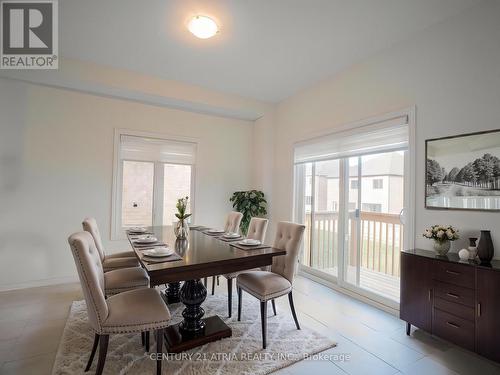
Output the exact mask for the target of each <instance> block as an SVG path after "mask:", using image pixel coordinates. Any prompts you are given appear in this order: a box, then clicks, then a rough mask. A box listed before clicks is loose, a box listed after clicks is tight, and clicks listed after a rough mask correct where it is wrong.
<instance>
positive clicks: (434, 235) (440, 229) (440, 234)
mask: <svg viewBox="0 0 500 375" xmlns="http://www.w3.org/2000/svg"><path fill="white" fill-rule="evenodd" d="M422 235H423V236H424V237H425V238H428V239H431V240H434V246H433V247H434V251H435V252H436V253H437V254H438V255H442V256H444V255H446V254H447V253H448V251H450V246H451V241H455V240H457V239H459V238H460V235H459V234H458V229H455V228H454V227H452V226H451V225H448V226H445V225H433V226H432V227H430V228H427V229H426V230H425V232H424V233H423V234H422Z"/></svg>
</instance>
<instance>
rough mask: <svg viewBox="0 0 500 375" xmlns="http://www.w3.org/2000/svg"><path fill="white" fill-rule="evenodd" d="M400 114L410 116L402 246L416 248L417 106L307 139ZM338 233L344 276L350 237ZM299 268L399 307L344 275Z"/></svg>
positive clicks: (371, 298)
mask: <svg viewBox="0 0 500 375" xmlns="http://www.w3.org/2000/svg"><path fill="white" fill-rule="evenodd" d="M399 116H407V118H408V130H409V137H408V138H409V139H408V150H407V151H406V152H405V166H404V169H405V173H404V175H405V177H404V208H405V212H404V221H405V223H404V243H403V246H404V248H405V249H410V248H413V247H414V246H415V182H416V181H415V165H416V160H415V154H416V150H415V147H416V137H415V134H416V130H415V126H416V107H415V106H411V107H408V108H405V109H402V110H399V111H395V112H390V113H386V114H383V115H380V116H375V117H371V118H368V119H364V120H361V121H356V122H353V123H349V124H346V125H343V126H340V127H337V128H335V130H334V131H332V129H330V130H325V131H322V132H320V133H318V132H316V133H314V134H311V135H310V137H307V138H308V139H309V138H315V137H319V136H323V135H327V134H332V133H337V132H342V131H346V130H352V129H355V128H359V127H362V126H367V125H371V124H375V123H379V122H383V121H387V120H390V119H393V118H395V117H399ZM292 163H293V161H292ZM341 164H343V163H341ZM292 171H293V172H292V173H294V172H295V168H292ZM292 181H294V179H293V178H292ZM344 181H346V179H345V178H344ZM346 183H348V179H347V182H344V184H343V185H345V184H346ZM294 185H295V184H294ZM342 190H344V191H342ZM294 192H296V189H295V187H294ZM339 194H344V195H345V194H346V192H345V186H341V187H340V190H339ZM347 194H348V191H347ZM293 195H294V196H293V199H292V204H294V203H297V202H299V200H298V199H300V197H298V196H295V194H293ZM312 195H314V191H313V192H312ZM358 198H359V197H358ZM340 201H341V202H343V201H344V202H345V201H346V200H345V199H341V200H340ZM341 205H342V203H341ZM344 205H345V203H344ZM345 212H346V210H345V207H339V223H340V220H341V216H342V215H343V216H344V218H343V219H342V223H343V224H342V226H344V227H345ZM311 222H312V220H311ZM338 233H339V241H338V243H339V245H340V246H341V249H339V259H338V261H339V263H338V264H339V271H338V272H339V275H340V272H342V275H345V262H346V259H345V257H344V254H345V251H344V249H345V246H346V243H345V241H346V240H347V238H346V236H344V235H342V236H341V234H344V230H342V231H341V230H340V228H339V230H338ZM311 241H312V239H311ZM341 261H342V262H341ZM299 271H300V272H301V273H302V274H304V275H305V276H308V275H310V276H312V277H313V278H318V277H319V278H321V279H323V280H325V281H326V282H327V284H328V283H333V284H336V285H338V286H339V287H340V290H342V289H345V290H346V291H348V292H351V293H348V294H350V295H360V296H361V297H363V298H365V299H366V298H368V299H369V300H373V301H374V303H375V304H382V305H383V306H387V307H389V308H390V309H394V310H399V303H398V302H396V301H393V300H391V299H389V298H386V297H383V296H380V295H378V294H376V293H373V292H370V291H369V290H366V289H363V288H359V287H357V286H353V285H352V284H348V283H346V282H345V281H343V280H342V278H337V277H335V276H332V275H327V274H325V273H324V272H321V271H318V270H316V269H313V268H311V267H309V266H306V265H304V264H302V263H300V264H299ZM335 289H337V288H335Z"/></svg>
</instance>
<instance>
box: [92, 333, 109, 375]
mask: <svg viewBox="0 0 500 375" xmlns="http://www.w3.org/2000/svg"><path fill="white" fill-rule="evenodd" d="M108 342H109V335H100V336H99V360H98V361H97V369H96V370H95V373H96V375H101V374H102V370H103V369H104V362H106V354H107V353H108Z"/></svg>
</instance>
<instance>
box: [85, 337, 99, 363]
mask: <svg viewBox="0 0 500 375" xmlns="http://www.w3.org/2000/svg"><path fill="white" fill-rule="evenodd" d="M98 344H99V335H98V334H97V333H96V334H95V336H94V344H92V351H91V352H90V357H89V360H88V362H87V366H86V367H85V372H87V371H89V369H90V366H92V362H93V361H94V356H95V351H96V350H97V345H98Z"/></svg>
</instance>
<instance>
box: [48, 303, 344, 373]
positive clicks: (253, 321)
mask: <svg viewBox="0 0 500 375" xmlns="http://www.w3.org/2000/svg"><path fill="white" fill-rule="evenodd" d="M243 297H244V298H243V309H242V315H241V322H238V321H237V317H236V316H235V315H237V314H234V316H233V317H232V318H230V319H229V318H227V296H226V295H215V296H208V297H207V299H206V301H205V302H204V304H203V308H204V309H205V316H211V315H214V314H217V315H219V316H220V317H221V318H223V320H224V321H225V322H226V324H228V325H229V326H230V327H231V329H232V331H233V335H232V337H230V338H227V339H223V340H219V341H215V342H212V343H209V344H206V345H203V346H201V347H198V348H196V349H193V350H190V351H187V352H184V353H181V354H178V355H171V356H169V357H168V359H166V360H165V359H164V361H163V373H164V374H169V375H173V374H176V375H177V374H193V375H194V374H196V375H198V374H199V375H201V374H203V375H206V374H220V375H226V374H269V373H271V372H273V371H276V370H279V369H281V368H283V367H287V366H289V365H291V364H293V363H295V362H297V361H300V360H302V359H304V358H305V357H307V356H309V355H313V354H316V353H319V352H321V351H324V350H326V349H329V348H331V347H334V346H335V343H334V342H333V341H332V340H331V339H328V338H327V337H325V336H323V335H321V334H320V333H318V332H315V331H313V330H311V329H309V328H307V327H305V326H304V325H303V324H302V325H301V328H302V329H301V330H300V331H299V330H297V329H296V327H295V324H294V322H293V318H292V314H291V312H290V310H289V309H283V308H282V309H280V310H279V311H278V315H277V316H274V315H273V314H272V310H271V309H269V316H268V319H267V330H268V333H267V335H268V338H267V346H268V347H267V349H265V350H263V349H262V341H261V340H262V339H261V325H260V305H259V302H258V301H257V300H256V299H255V298H253V297H251V296H249V295H247V294H244V296H243ZM233 303H237V301H234V302H233ZM269 305H270V304H269ZM234 307H235V306H234ZM169 308H170V312H171V313H172V323H173V324H174V323H177V322H180V321H181V320H182V317H181V312H182V310H183V308H184V306H183V305H182V304H175V305H173V306H172V305H171V306H169ZM234 310H235V312H236V308H235V309H234ZM153 336H154V335H151V349H152V350H155V348H156V344H155V343H154V339H153ZM93 339H94V333H93V331H92V329H91V328H90V326H89V324H88V322H87V310H86V305H85V302H84V301H75V302H73V306H72V307H71V312H70V314H69V317H68V321H67V322H66V327H65V328H64V332H63V336H62V339H61V343H60V344H59V350H58V352H57V356H56V360H55V363H54V368H53V374H80V373H83V369H84V368H85V365H86V363H87V360H88V357H89V355H90V350H91V348H92V342H93ZM153 345H154V346H153ZM153 348H154V349H153ZM98 353H99V350H97V353H96V356H95V358H94V362H93V364H92V367H91V369H90V373H93V372H94V371H95V368H96V365H97V357H98ZM144 373H149V374H154V373H156V364H155V361H153V360H151V359H150V357H149V355H148V354H147V353H145V352H144V349H143V347H142V346H141V335H140V334H139V333H138V334H127V335H111V336H110V341H109V346H108V355H107V358H106V364H105V366H104V374H144Z"/></svg>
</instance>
